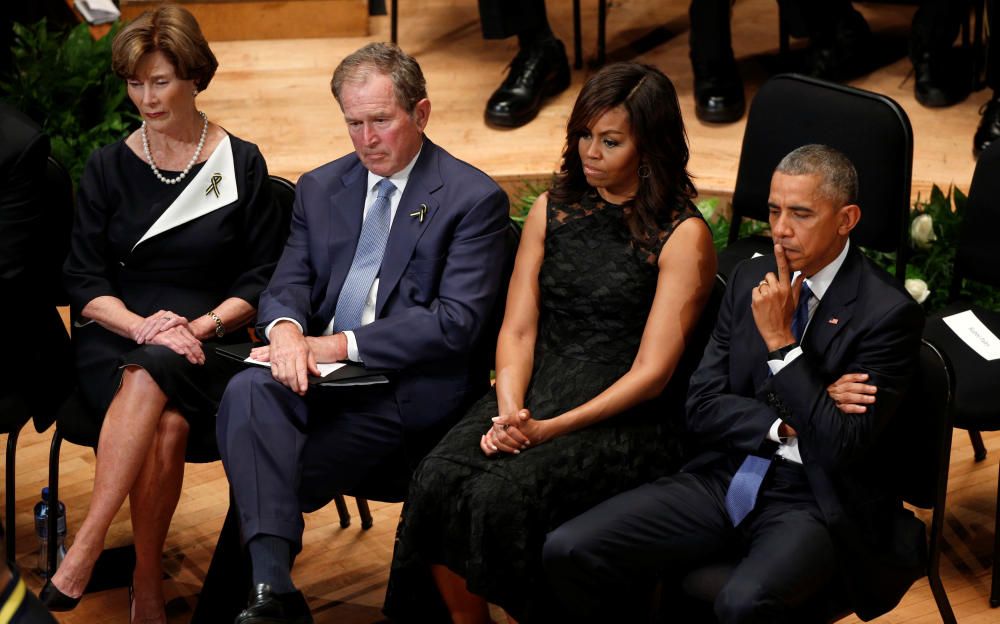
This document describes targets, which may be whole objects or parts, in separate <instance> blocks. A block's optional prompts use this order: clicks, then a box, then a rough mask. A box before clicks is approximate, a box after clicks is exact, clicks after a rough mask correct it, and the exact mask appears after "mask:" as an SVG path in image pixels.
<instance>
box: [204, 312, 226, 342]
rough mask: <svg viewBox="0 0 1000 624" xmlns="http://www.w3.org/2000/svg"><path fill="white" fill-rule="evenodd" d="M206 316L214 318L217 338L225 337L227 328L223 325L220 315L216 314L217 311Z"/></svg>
mask: <svg viewBox="0 0 1000 624" xmlns="http://www.w3.org/2000/svg"><path fill="white" fill-rule="evenodd" d="M205 316H210V317H212V320H213V321H215V335H216V337H218V338H222V337H223V336H225V335H226V326H225V325H223V324H222V319H220V318H219V315H218V314H216V313H215V310H213V311H211V312H209V313H208V314H206V315H205Z"/></svg>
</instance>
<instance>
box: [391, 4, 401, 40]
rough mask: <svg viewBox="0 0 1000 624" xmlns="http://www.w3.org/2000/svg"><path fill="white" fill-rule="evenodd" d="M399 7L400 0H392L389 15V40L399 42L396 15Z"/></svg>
mask: <svg viewBox="0 0 1000 624" xmlns="http://www.w3.org/2000/svg"><path fill="white" fill-rule="evenodd" d="M398 7H399V0H392V7H391V8H390V9H389V11H390V12H391V15H389V41H392V42H393V43H397V42H398V41H399V33H398V32H397V30H396V25H397V21H396V15H397V9H398Z"/></svg>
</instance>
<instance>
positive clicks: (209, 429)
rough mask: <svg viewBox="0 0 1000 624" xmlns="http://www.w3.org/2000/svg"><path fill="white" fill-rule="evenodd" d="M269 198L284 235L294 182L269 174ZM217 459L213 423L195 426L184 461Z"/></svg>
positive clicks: (289, 218)
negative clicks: (279, 213) (276, 212)
mask: <svg viewBox="0 0 1000 624" xmlns="http://www.w3.org/2000/svg"><path fill="white" fill-rule="evenodd" d="M269 177H270V185H271V189H270V190H271V199H272V201H274V202H276V203H277V204H278V207H279V208H280V209H281V215H282V221H281V222H282V224H283V227H284V228H285V235H287V233H288V228H289V227H290V226H291V221H292V205H293V204H294V203H295V184H294V183H292V182H291V181H289V180H286V179H285V178H282V177H281V176H276V175H271V176H269ZM218 459H219V446H218V441H217V440H216V437H215V425H214V424H211V423H208V424H207V426H195V427H192V428H191V433H190V434H188V445H187V449H186V450H185V453H184V461H186V462H188V463H192V464H207V463H211V462H214V461H217V460H218Z"/></svg>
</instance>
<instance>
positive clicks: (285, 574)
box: [247, 535, 295, 594]
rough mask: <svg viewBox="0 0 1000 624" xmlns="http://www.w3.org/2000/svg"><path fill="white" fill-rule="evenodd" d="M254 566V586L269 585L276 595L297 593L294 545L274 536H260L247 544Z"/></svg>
mask: <svg viewBox="0 0 1000 624" xmlns="http://www.w3.org/2000/svg"><path fill="white" fill-rule="evenodd" d="M247 549H248V550H249V551H250V561H251V562H252V564H253V584H254V586H257V585H259V584H261V583H267V584H268V585H270V586H271V591H273V592H274V593H276V594H287V593H289V592H293V591H295V585H294V584H292V545H291V544H289V543H288V541H287V540H284V539H282V538H280V537H276V536H274V535H258V536H257V537H255V538H253V539H252V540H250V543H248V544H247Z"/></svg>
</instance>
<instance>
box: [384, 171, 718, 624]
mask: <svg viewBox="0 0 1000 624" xmlns="http://www.w3.org/2000/svg"><path fill="white" fill-rule="evenodd" d="M624 216H625V215H624V212H623V209H622V207H621V206H618V205H614V204H610V203H607V202H605V201H604V200H602V199H601V198H600V196H599V195H598V194H597V192H596V191H593V190H591V191H590V192H588V193H587V194H585V195H584V196H583V198H582V199H581V201H580V202H579V203H578V204H573V205H569V206H559V205H552V204H550V205H549V207H548V215H547V226H546V235H545V257H544V260H543V262H542V266H541V270H540V273H539V284H540V291H541V311H540V318H539V328H538V329H539V331H538V337H537V340H536V347H535V356H534V369H533V371H532V377H531V382H530V384H529V386H528V390H527V395H526V397H525V402H524V405H525V407H527V408H528V409H530V410H531V412H532V416H533V417H534V418H537V419H547V418H552V417H555V416H558V415H560V414H562V413H563V412H565V411H567V410H569V409H571V408H573V407H576V406H578V405H580V404H582V403H585V402H587V401H588V400H590V399H591V398H593V397H595V396H597V395H598V394H600V393H601V392H602V391H604V390H605V389H606V388H608V387H609V386H610V385H612V384H613V383H614V382H615V381H616V380H617V379H618V378H620V377H621V376H622V375H624V374H625V373H626V372H627V371H628V370H629V368H630V367H631V365H632V362H633V360H634V359H635V355H636V353H637V352H638V349H639V342H640V340H641V338H642V332H643V329H644V327H645V323H646V318H647V316H648V314H649V309H650V306H651V305H652V301H653V295H654V293H655V291H656V282H657V276H658V274H659V270H658V267H657V260H658V257H659V252H660V249H661V248H662V246H663V244H664V242H666V240H667V237H668V236H669V235H670V232H672V231H673V229H674V228H675V227H676V226H677V225H678V224H679V223H680V222H681V221H683V220H685V219H687V218H691V217H696V218H700V214H699V213H698V210H697V209H696V208H695V207H694V206H693V205H690V204H688V205H686V206H685V207H684V209H683V210H681V211H679V213H678V214H675V215H674V218H673V221H672V222H670V223H665V224H661V226H660V227H661V230H660V232H658V236H655V237H652V238H653V241H652V242H651V243H650V244H649V245H648V246H642V245H637V244H636V243H635V242H634V241H633V239H632V237H631V235H630V233H629V229H628V227H627V225H626V223H625V220H624ZM683 369H686V370H683ZM690 372H691V364H690V363H685V364H684V365H683V366H679V367H678V370H677V372H675V374H674V378H675V379H676V380H678V383H671V384H670V387H668V389H667V391H666V392H665V393H664V395H663V396H661V398H660V399H659V400H657V401H651V402H648V403H643V404H640V405H638V406H636V407H635V408H633V409H631V410H629V411H628V412H625V413H622V414H618V415H617V416H614V417H612V418H609V419H607V420H605V421H603V422H600V423H598V424H596V425H593V426H591V427H588V428H585V429H582V430H579V431H576V432H573V433H570V434H567V435H563V436H560V437H557V438H555V439H553V440H550V441H549V442H546V443H545V444H542V445H540V446H538V447H535V448H529V449H526V450H524V451H522V452H521V453H520V454H518V455H508V454H500V455H499V456H494V457H487V456H486V455H485V454H483V452H482V450H480V448H479V439H480V436H482V435H483V434H484V433H485V432H486V431H487V429H489V427H490V426H491V425H492V422H491V420H490V419H491V418H492V417H494V416H496V415H497V414H498V409H497V397H496V391H495V390H490V392H489V393H488V394H487V395H486V396H484V397H483V398H482V399H480V400H479V401H478V402H477V403H475V404H474V405H473V406H472V407H471V408H470V410H469V412H468V413H467V414H466V415H465V416H464V417H463V418H462V419H461V420H460V421H459V422H458V424H456V425H455V427H454V428H453V429H451V431H449V432H448V433H447V434H446V435H445V437H444V438H443V439H442V440H441V442H440V443H439V444H438V445H437V446H436V447H435V448H434V449H433V450H432V451H431V452H430V453H429V454H428V455H427V457H426V458H425V459H424V460H423V462H422V463H421V464H420V465H419V467H418V468H417V470H416V472H415V474H414V477H413V480H412V482H411V484H410V490H409V494H408V496H407V502H406V504H405V506H404V510H403V517H402V520H401V522H400V527H399V533H398V538H397V543H396V549H395V553H394V557H393V562H392V569H391V572H390V579H389V587H388V590H387V593H386V603H385V607H384V609H385V612H386V614H387V615H388V616H389V617H390V618H392V619H393V620H397V621H428V620H436V619H441V618H443V620H442V621H448V617H447V613H446V612H445V611H443V603H442V602H441V599H440V597H439V595H438V593H437V591H436V589H435V588H434V586H433V584H432V583H433V582H432V580H431V578H430V573H429V568H428V565H429V564H434V563H440V564H444V565H446V566H447V567H448V568H450V569H452V570H454V571H455V572H456V573H458V574H459V575H460V576H462V577H464V578H465V579H466V581H467V583H468V588H469V590H470V591H472V592H474V593H476V594H479V595H482V596H485V597H486V599H487V600H489V601H490V602H492V603H494V604H498V605H500V606H501V607H503V608H504V609H505V610H506V611H507V612H508V613H509V614H510V615H511V616H513V617H514V618H516V619H517V620H518V621H520V622H536V621H554V620H555V619H557V618H558V615H557V612H556V611H553V609H554V605H553V604H552V599H551V594H550V592H549V591H548V588H547V585H546V583H545V576H544V570H543V568H542V562H541V554H542V543H543V542H544V540H545V535H546V533H548V532H549V531H550V530H552V529H554V528H556V527H557V526H559V525H560V524H562V523H563V522H565V521H567V520H569V519H571V518H573V517H575V516H577V515H579V514H580V513H582V512H584V511H586V510H587V509H589V508H590V507H592V506H594V505H595V504H597V503H599V502H601V501H603V500H605V499H607V498H609V497H611V496H613V495H614V494H617V493H619V492H622V491H624V490H627V489H630V488H633V487H635V486H638V485H639V484H641V483H645V482H647V481H651V480H653V479H655V478H657V477H659V476H661V475H665V474H669V473H671V472H673V471H674V470H676V468H677V467H678V466H679V462H680V460H681V456H682V449H681V443H680V436H679V429H680V423H681V422H682V411H681V410H682V409H683V400H684V394H685V393H686V386H687V379H688V377H689V376H690Z"/></svg>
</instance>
